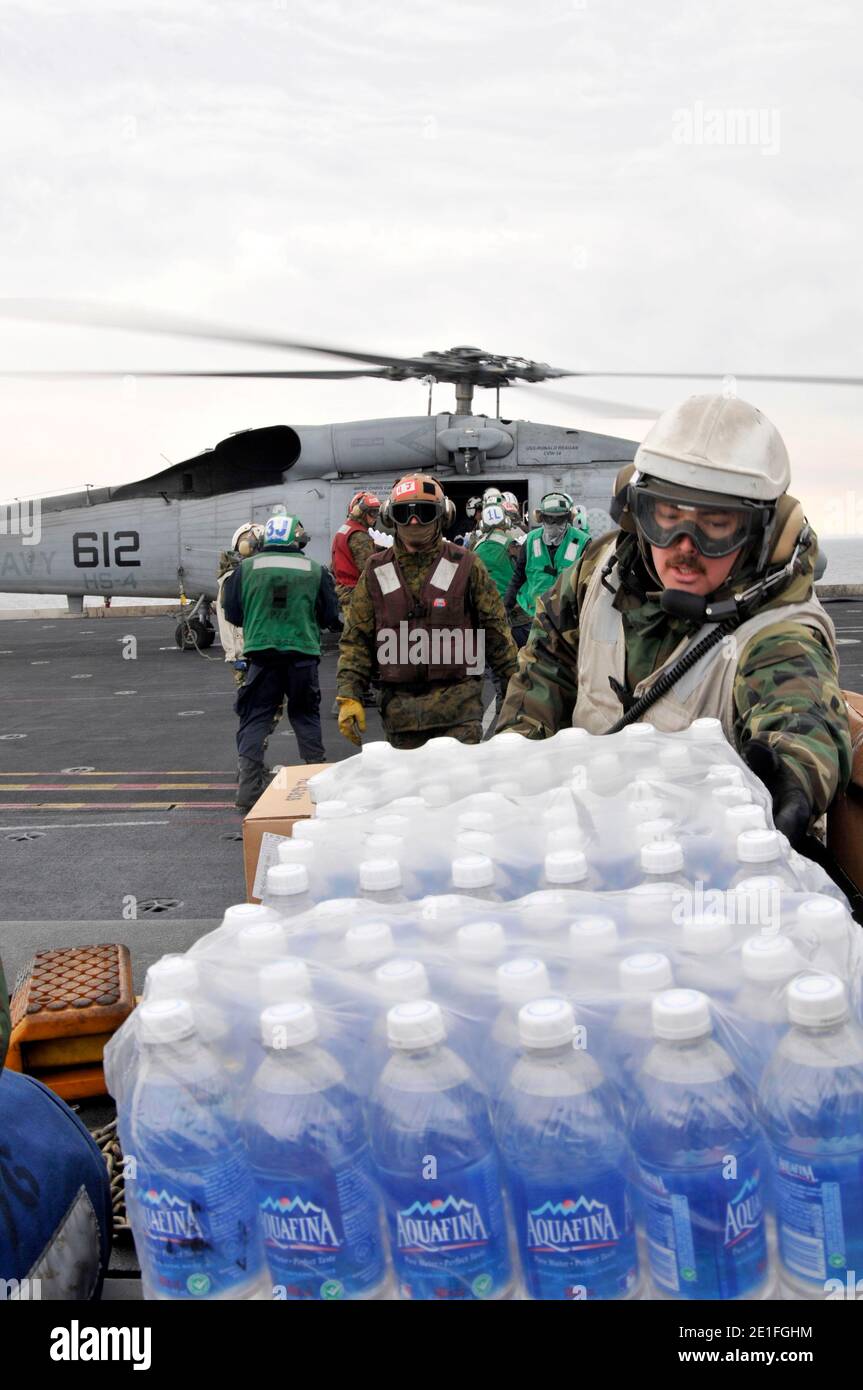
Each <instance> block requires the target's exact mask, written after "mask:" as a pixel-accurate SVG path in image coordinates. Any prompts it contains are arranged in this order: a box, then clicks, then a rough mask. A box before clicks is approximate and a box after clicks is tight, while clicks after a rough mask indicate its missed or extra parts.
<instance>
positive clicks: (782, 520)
mask: <svg viewBox="0 0 863 1390" xmlns="http://www.w3.org/2000/svg"><path fill="white" fill-rule="evenodd" d="M805 524H806V517H805V516H804V515H803V508H802V506H801V505H800V503H799V502H798V501H797V498H796V497H792V496H791V495H790V494H789V493H787V492H786V493H785V494H784V495H783V496H782V497H780V498H779V501H778V502H777V503H776V519H775V522H774V525H775V528H776V529H775V531H774V533H773V543H772V545H771V547H770V554H769V556H768V557H767V563H768V565H784V564H785V562H786V561H787V560H790V559H791V555H792V553H793V550H794V544H795V542H796V540H797V537H798V536H799V535H800V532H801V531H802V530H803V527H804V526H805Z"/></svg>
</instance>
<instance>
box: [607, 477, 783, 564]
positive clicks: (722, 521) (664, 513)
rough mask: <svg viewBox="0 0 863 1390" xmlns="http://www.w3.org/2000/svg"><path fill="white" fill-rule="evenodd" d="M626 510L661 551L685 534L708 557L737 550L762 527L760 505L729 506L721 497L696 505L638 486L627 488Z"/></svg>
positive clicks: (647, 538)
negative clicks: (627, 504)
mask: <svg viewBox="0 0 863 1390" xmlns="http://www.w3.org/2000/svg"><path fill="white" fill-rule="evenodd" d="M629 509H630V512H631V513H632V517H633V519H634V521H635V523H636V525H637V526H638V529H639V531H640V532H641V534H642V535H643V536H644V539H645V540H646V541H647V542H648V544H649V545H656V546H658V547H659V548H660V549H661V550H665V549H666V548H667V547H668V546H670V545H673V544H674V542H675V541H676V540H677V539H678V538H679V537H680V536H689V538H690V540H691V541H692V543H693V545H694V546H695V548H696V549H697V550H698V551H699V552H700V553H701V554H702V555H705V556H707V557H708V558H712V559H719V558H720V557H721V556H723V555H730V554H731V552H732V551H733V550H739V549H740V547H741V546H742V545H745V544H746V542H747V541H749V540H751V539H752V537H753V536H755V535H756V534H757V533H758V532H759V531H761V530H762V529H763V527H764V515H763V510H762V509H761V508H752V507H734V506H732V507H729V506H728V504H727V501H726V500H725V499H719V500H718V501H717V502H716V503H715V504H714V503H713V502H712V501H711V502H707V501H705V502H703V503H699V504H698V505H696V504H695V503H694V502H692V501H690V500H688V499H684V498H682V497H681V496H674V495H673V494H671V493H668V494H666V495H665V496H663V494H662V492H661V491H652V490H651V491H647V490H646V489H644V488H639V487H631V488H630V490H629Z"/></svg>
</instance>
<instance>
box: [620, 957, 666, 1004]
mask: <svg viewBox="0 0 863 1390" xmlns="http://www.w3.org/2000/svg"><path fill="white" fill-rule="evenodd" d="M617 977H618V981H619V984H620V989H621V991H622V993H623V994H653V993H656V992H657V991H658V990H661V989H671V987H672V986H673V984H674V975H673V973H672V970H671V961H670V960H669V959H668V956H664V955H662V953H661V952H660V951H643V952H641V953H640V954H638V955H635V956H627V957H626V959H625V960H622V961H621V962H620V965H619V966H618V971H617Z"/></svg>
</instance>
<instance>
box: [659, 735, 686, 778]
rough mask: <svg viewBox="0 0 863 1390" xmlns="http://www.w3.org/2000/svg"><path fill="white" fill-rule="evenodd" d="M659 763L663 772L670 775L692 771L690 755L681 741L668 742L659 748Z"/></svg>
mask: <svg viewBox="0 0 863 1390" xmlns="http://www.w3.org/2000/svg"><path fill="white" fill-rule="evenodd" d="M659 765H660V767H661V768H662V770H663V772H667V773H670V774H671V776H672V777H674V776H675V775H678V774H682V773H685V772H691V771H692V757H691V755H690V752H689V749H688V748H686V747H685V745H684V744H682V743H668V744H666V746H665V747H664V748H660V750H659Z"/></svg>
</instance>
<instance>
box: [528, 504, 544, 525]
mask: <svg viewBox="0 0 863 1390" xmlns="http://www.w3.org/2000/svg"><path fill="white" fill-rule="evenodd" d="M531 515H532V517H533V523H534V525H535V526H538V525H539V523H540V522H541V521H542V512H541V511H540V510H539V507H534V509H533V511H532V513H531Z"/></svg>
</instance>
